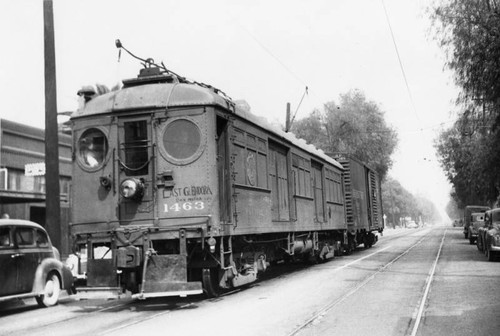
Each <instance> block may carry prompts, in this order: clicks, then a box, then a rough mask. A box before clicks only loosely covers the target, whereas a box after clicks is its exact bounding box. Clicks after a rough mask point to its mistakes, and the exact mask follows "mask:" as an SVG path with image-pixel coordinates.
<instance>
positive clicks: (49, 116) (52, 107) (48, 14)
mask: <svg viewBox="0 0 500 336" xmlns="http://www.w3.org/2000/svg"><path fill="white" fill-rule="evenodd" d="M43 23H44V24H43V26H44V50H45V52H44V53H45V185H46V189H45V190H46V191H45V206H46V217H45V228H46V229H47V232H48V233H49V235H50V238H51V240H52V242H53V244H54V246H56V247H57V248H58V249H59V250H60V251H61V247H62V246H61V204H60V190H59V139H58V130H57V93H56V55H55V43H54V13H53V5H52V0H44V1H43ZM61 252H62V253H65V252H66V251H61Z"/></svg>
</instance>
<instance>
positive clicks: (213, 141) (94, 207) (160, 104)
mask: <svg viewBox="0 0 500 336" xmlns="http://www.w3.org/2000/svg"><path fill="white" fill-rule="evenodd" d="M89 92H90V91H85V92H81V94H82V96H83V99H82V101H84V104H82V107H81V108H80V109H79V110H78V111H77V112H75V113H74V115H73V116H72V123H73V137H74V140H73V148H74V153H73V158H74V164H73V186H74V187H73V191H72V192H73V197H72V200H73V207H72V223H71V229H70V230H71V234H72V236H73V241H74V244H75V247H76V249H77V250H78V248H79V247H82V248H85V249H86V251H87V256H86V257H87V270H86V271H87V279H86V280H87V287H89V288H90V287H92V288H106V289H113V290H115V289H116V291H117V292H123V290H129V291H130V292H131V293H132V295H135V296H136V297H139V298H146V297H151V296H168V295H181V296H184V295H190V294H199V293H201V292H202V287H201V286H202V285H201V279H202V273H203V272H202V268H203V267H202V266H198V268H197V267H194V269H193V268H192V267H191V266H190V265H192V264H193V263H194V260H195V259H196V260H201V258H203V255H204V253H205V252H204V251H205V249H206V250H210V249H213V248H214V246H211V245H209V244H205V241H206V239H207V238H209V237H211V236H213V235H216V234H218V230H219V223H220V221H226V222H228V221H230V217H231V213H230V201H231V200H230V198H229V196H228V195H229V193H228V191H229V182H228V181H229V178H228V176H229V172H228V169H227V167H228V165H229V163H228V155H227V141H228V140H227V124H228V122H227V116H226V115H227V114H228V112H229V113H230V112H231V109H234V104H233V103H232V102H231V101H230V100H228V99H226V98H225V97H223V96H222V95H220V94H218V93H217V90H214V89H213V88H211V87H209V86H206V85H198V84H194V83H190V82H186V81H185V80H184V79H183V78H179V77H177V76H174V75H172V74H168V73H167V74H165V73H162V72H161V71H160V70H159V69H157V68H154V67H147V68H146V69H143V70H142V71H141V73H140V75H139V76H138V77H137V78H135V79H131V80H126V81H124V86H123V88H122V89H121V90H118V91H112V92H109V93H106V94H103V95H99V96H95V95H94V96H92V97H90V96H89ZM220 209H221V210H220ZM208 241H210V242H213V239H212V240H208ZM206 245H208V246H206ZM102 250H105V252H104V253H102ZM82 290H83V288H82Z"/></svg>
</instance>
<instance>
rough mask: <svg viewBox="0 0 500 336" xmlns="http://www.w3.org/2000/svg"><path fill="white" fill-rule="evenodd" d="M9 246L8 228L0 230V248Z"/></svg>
mask: <svg viewBox="0 0 500 336" xmlns="http://www.w3.org/2000/svg"><path fill="white" fill-rule="evenodd" d="M8 246H10V228H8V227H4V228H0V248H2V247H8Z"/></svg>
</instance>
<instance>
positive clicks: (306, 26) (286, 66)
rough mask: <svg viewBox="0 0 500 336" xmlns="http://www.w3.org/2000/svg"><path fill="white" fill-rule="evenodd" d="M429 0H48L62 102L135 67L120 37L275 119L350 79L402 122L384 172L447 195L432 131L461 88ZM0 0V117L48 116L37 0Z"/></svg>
mask: <svg viewBox="0 0 500 336" xmlns="http://www.w3.org/2000/svg"><path fill="white" fill-rule="evenodd" d="M430 1H431V0H307V1H306V0H274V1H270V0H252V1H239V0H211V1H203V0H53V6H54V26H55V45H56V73H57V105H58V111H59V112H67V111H74V110H76V109H77V107H78V99H77V95H76V92H77V91H78V90H79V89H80V88H81V87H82V86H84V85H94V84H96V83H99V84H105V85H107V86H108V87H112V86H114V85H115V84H116V83H118V82H119V81H120V80H122V79H125V78H132V77H136V76H137V74H138V71H139V69H140V68H141V65H140V64H139V62H138V61H136V60H135V59H133V58H131V57H130V56H128V55H126V54H125V53H124V52H122V54H121V57H119V55H118V49H117V48H116V47H115V40H116V39H120V40H121V42H122V43H123V45H124V46H125V48H127V49H128V50H130V51H132V52H133V53H134V54H135V55H137V56H139V57H141V58H153V59H154V60H155V61H156V62H163V63H164V64H165V66H166V67H167V68H168V69H170V70H172V71H174V72H176V73H178V74H180V75H182V76H185V77H187V78H189V79H192V80H196V81H199V82H204V83H207V84H210V85H213V86H215V87H217V88H219V89H220V90H222V91H223V92H225V93H226V94H227V95H228V96H229V97H231V98H233V99H244V100H246V101H247V102H248V104H249V105H250V107H251V111H252V112H253V113H254V114H256V115H259V116H263V117H266V118H267V119H268V120H270V121H271V122H276V123H280V124H284V122H285V114H286V104H287V102H290V103H291V110H292V113H295V112H296V118H297V119H300V118H303V117H306V116H307V115H308V114H309V113H310V112H311V111H312V110H313V109H315V108H322V106H323V104H324V103H326V102H330V101H337V102H338V98H339V95H341V94H345V93H347V92H348V91H349V90H353V89H358V90H361V91H362V92H364V94H365V96H366V98H367V99H368V100H371V101H374V102H375V103H377V104H378V105H379V106H380V108H381V110H382V111H384V112H385V118H386V120H387V123H388V124H389V125H391V126H392V127H394V128H395V129H396V131H397V132H398V134H399V146H398V148H397V150H396V152H395V153H394V156H393V160H394V164H393V168H392V169H391V171H390V173H389V174H390V176H392V177H393V178H395V179H397V180H398V181H399V182H400V183H401V184H402V185H403V186H404V187H405V188H406V189H408V190H409V191H411V192H412V193H415V194H421V195H424V196H426V197H428V198H429V199H431V200H432V201H434V202H435V203H436V205H437V206H438V207H444V206H445V205H446V202H447V201H448V195H449V191H450V185H449V184H448V182H447V181H446V178H445V176H444V173H443V171H442V169H441V168H440V166H439V163H438V161H437V157H436V154H435V149H434V146H433V142H434V139H435V138H436V136H437V135H438V133H439V130H440V129H442V128H447V127H449V126H450V125H452V123H453V121H454V119H455V114H454V111H455V109H456V108H455V106H454V101H455V99H456V96H457V94H458V91H457V88H456V87H455V86H454V84H453V80H452V76H451V74H450V73H449V72H448V71H446V69H445V67H444V61H445V58H444V54H443V51H442V50H441V49H439V47H438V45H437V43H436V42H435V41H434V40H433V39H432V37H431V36H430V35H429V29H430V21H429V19H428V17H427V15H426V11H425V10H426V7H427V6H428V5H429V4H430ZM0 4H1V11H0V37H1V40H2V52H0V92H2V94H1V97H2V99H1V101H0V118H3V119H8V120H12V121H16V122H20V123H24V124H27V125H31V126H35V127H39V128H44V125H45V121H44V120H45V111H44V108H45V102H44V51H43V48H44V44H43V39H44V37H43V1H42V0H23V1H19V0H0ZM384 8H385V10H384ZM386 14H387V15H386ZM391 29H392V34H391ZM398 54H399V57H398ZM403 74H404V75H403ZM306 87H307V88H308V90H307V94H304V93H305V89H306ZM302 97H303V100H302V103H301V104H300V106H299V103H300V102H301V98H302Z"/></svg>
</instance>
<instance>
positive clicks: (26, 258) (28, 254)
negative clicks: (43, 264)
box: [14, 226, 40, 293]
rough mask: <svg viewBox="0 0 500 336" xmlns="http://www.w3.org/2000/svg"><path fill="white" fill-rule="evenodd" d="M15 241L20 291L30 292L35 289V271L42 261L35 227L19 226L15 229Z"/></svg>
mask: <svg viewBox="0 0 500 336" xmlns="http://www.w3.org/2000/svg"><path fill="white" fill-rule="evenodd" d="M14 243H15V246H16V248H17V251H16V252H17V253H15V254H14V255H15V259H16V261H17V270H18V282H17V285H18V290H17V292H18V293H29V292H31V291H32V289H33V281H34V279H35V272H36V269H37V267H38V264H39V262H40V260H39V259H40V257H39V253H38V250H37V247H36V245H35V229H34V228H32V227H29V226H18V227H16V228H15V230H14Z"/></svg>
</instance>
